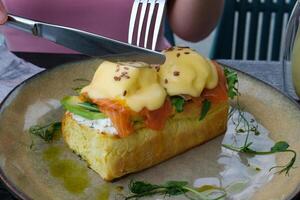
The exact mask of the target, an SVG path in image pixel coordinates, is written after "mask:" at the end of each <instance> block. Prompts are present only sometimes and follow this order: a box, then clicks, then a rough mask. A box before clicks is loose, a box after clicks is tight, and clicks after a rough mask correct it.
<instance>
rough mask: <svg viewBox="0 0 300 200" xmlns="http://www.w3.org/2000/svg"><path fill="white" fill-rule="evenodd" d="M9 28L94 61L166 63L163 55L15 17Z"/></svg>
mask: <svg viewBox="0 0 300 200" xmlns="http://www.w3.org/2000/svg"><path fill="white" fill-rule="evenodd" d="M6 24H7V25H8V26H10V27H14V28H17V29H19V30H23V31H25V32H28V33H31V34H33V35H35V36H38V37H41V38H45V39H47V40H50V41H52V42H55V43H57V44H60V45H62V46H65V47H67V48H69V49H72V50H75V51H78V52H80V53H82V54H85V55H88V56H91V57H98V58H99V57H100V58H101V57H102V58H105V59H108V60H113V61H123V62H124V61H142V62H146V63H149V64H163V63H164V62H165V56H164V55H163V54H162V53H159V52H156V51H152V50H149V49H145V48H141V47H137V46H133V45H130V44H127V43H124V42H120V41H117V40H113V39H110V38H107V37H103V36H101V35H97V34H94V33H89V32H86V31H82V30H78V29H74V28H69V27H64V26H59V25H54V24H48V23H44V22H39V21H34V20H30V19H26V18H23V17H18V16H14V15H8V20H7V22H6ZM116 54H117V56H116Z"/></svg>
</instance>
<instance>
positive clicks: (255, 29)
mask: <svg viewBox="0 0 300 200" xmlns="http://www.w3.org/2000/svg"><path fill="white" fill-rule="evenodd" d="M295 2H296V0H225V7H224V12H223V16H222V19H221V21H220V23H219V25H218V28H217V32H216V36H215V40H214V44H213V48H212V53H211V57H212V58H213V59H244V60H280V53H281V44H282V41H283V40H282V39H283V34H284V29H285V26H286V23H287V19H288V18H289V15H290V13H291V11H292V9H293V6H294V4H295ZM247 19H248V20H247Z"/></svg>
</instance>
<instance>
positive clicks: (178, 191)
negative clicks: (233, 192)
mask: <svg viewBox="0 0 300 200" xmlns="http://www.w3.org/2000/svg"><path fill="white" fill-rule="evenodd" d="M212 188H214V189H212V193H213V192H215V193H216V192H217V193H218V194H219V195H218V196H216V197H210V196H209V194H212V193H204V192H201V191H199V190H198V189H197V188H193V187H190V186H188V182H186V181H168V182H166V183H164V184H161V185H156V184H151V183H146V182H143V181H131V182H130V184H129V190H130V192H131V193H132V195H130V196H128V197H126V198H125V200H129V199H139V198H142V197H149V196H153V195H164V196H177V195H185V197H186V198H187V199H191V200H194V199H195V198H196V199H203V200H217V199H221V198H224V197H225V196H226V192H225V191H224V190H223V189H222V188H216V187H212ZM188 193H191V194H193V195H194V196H195V198H193V197H191V196H188Z"/></svg>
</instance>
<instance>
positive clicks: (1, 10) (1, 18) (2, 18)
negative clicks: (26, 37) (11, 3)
mask: <svg viewBox="0 0 300 200" xmlns="http://www.w3.org/2000/svg"><path fill="white" fill-rule="evenodd" d="M6 20H7V11H6V9H5V7H4V4H3V2H2V1H1V0H0V24H4V23H5V22H6Z"/></svg>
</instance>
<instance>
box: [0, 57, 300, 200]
mask: <svg viewBox="0 0 300 200" xmlns="http://www.w3.org/2000/svg"><path fill="white" fill-rule="evenodd" d="M92 60H99V59H97V58H90V59H84V60H79V61H74V62H68V63H64V64H59V65H56V66H53V67H51V68H49V69H47V68H44V70H42V71H40V72H38V73H36V74H34V75H32V76H30V77H28V78H27V79H25V80H23V81H22V82H20V83H18V84H17V85H16V86H15V87H14V88H13V89H12V90H11V91H10V92H9V93H8V94H7V95H6V96H5V97H4V98H3V100H2V101H1V103H0V114H2V112H3V110H4V105H5V103H6V102H7V101H8V98H9V97H10V96H11V95H12V94H13V93H14V92H15V91H16V90H17V89H19V88H21V87H22V86H23V85H25V84H27V83H28V82H30V81H33V80H34V79H36V78H38V77H39V76H41V75H43V74H46V73H49V72H51V71H53V70H56V69H57V68H59V67H66V66H67V65H68V64H77V63H82V62H86V61H92ZM217 63H218V64H219V65H221V66H222V67H226V68H229V69H231V70H233V71H236V72H239V73H241V74H243V75H244V76H246V77H249V78H251V79H254V80H256V81H258V82H260V83H262V84H263V85H266V86H268V88H270V89H272V90H274V91H275V92H277V93H279V94H281V95H282V96H284V97H286V98H287V99H289V100H290V101H291V102H292V103H293V104H294V105H295V106H296V107H297V108H298V109H299V111H300V105H299V103H298V102H297V101H296V100H295V99H293V98H292V97H290V96H289V95H288V94H286V93H284V92H283V91H282V90H280V89H279V88H276V87H274V86H273V85H271V84H270V83H269V82H266V81H263V80H261V79H259V78H257V77H255V76H253V75H251V74H249V73H247V72H243V71H241V70H240V69H236V68H234V67H231V66H230V65H228V64H223V63H221V62H219V61H217ZM0 182H2V183H3V185H4V186H5V187H6V189H7V190H8V191H9V192H10V194H11V195H13V196H14V197H16V198H17V199H21V200H31V198H30V197H29V196H28V195H27V194H25V193H24V192H22V191H21V190H20V189H18V188H17V187H16V186H15V184H14V183H13V182H12V181H11V180H9V178H8V177H7V176H6V175H5V173H4V171H3V170H2V168H1V167H0ZM296 197H300V185H299V186H298V187H297V188H296V189H295V191H294V192H293V193H291V194H290V195H289V196H288V197H287V199H286V200H294V199H296Z"/></svg>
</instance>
